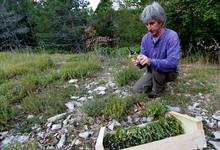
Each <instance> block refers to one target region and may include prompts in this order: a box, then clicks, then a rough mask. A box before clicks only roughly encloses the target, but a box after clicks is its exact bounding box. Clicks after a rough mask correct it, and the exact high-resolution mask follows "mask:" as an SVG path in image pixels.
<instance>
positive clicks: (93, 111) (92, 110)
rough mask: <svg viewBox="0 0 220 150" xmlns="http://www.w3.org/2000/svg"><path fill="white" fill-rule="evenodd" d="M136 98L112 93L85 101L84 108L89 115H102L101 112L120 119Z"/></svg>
mask: <svg viewBox="0 0 220 150" xmlns="http://www.w3.org/2000/svg"><path fill="white" fill-rule="evenodd" d="M134 102H135V101H134V100H133V99H131V98H130V97H124V98H121V97H120V95H112V96H108V97H105V98H94V99H93V100H91V101H89V102H86V103H83V105H82V110H83V112H85V113H86V114H88V115H89V116H100V115H101V114H104V115H109V116H110V117H112V118H114V119H116V120H119V119H120V117H121V116H122V115H123V114H124V112H125V110H126V109H129V108H130V107H131V106H132V105H133V104H134Z"/></svg>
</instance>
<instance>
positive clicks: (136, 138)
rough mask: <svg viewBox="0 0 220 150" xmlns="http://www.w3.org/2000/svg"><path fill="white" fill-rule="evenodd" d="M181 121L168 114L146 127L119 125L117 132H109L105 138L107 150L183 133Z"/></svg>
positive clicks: (104, 144) (104, 142) (104, 143)
mask: <svg viewBox="0 0 220 150" xmlns="http://www.w3.org/2000/svg"><path fill="white" fill-rule="evenodd" d="M183 133H184V132H183V129H182V127H181V122H180V121H179V120H177V119H176V118H175V117H173V116H169V115H166V116H164V117H161V118H160V119H159V120H158V121H155V122H151V123H148V124H146V126H145V127H137V126H130V127H129V128H125V127H119V128H117V129H116V133H115V134H110V133H108V134H107V135H106V136H105V138H104V140H103V146H104V148H105V150H111V149H124V148H128V147H133V146H138V145H141V144H146V143H150V142H153V141H157V140H161V139H165V138H168V137H172V136H177V135H180V134H183Z"/></svg>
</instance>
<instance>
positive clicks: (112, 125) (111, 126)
mask: <svg viewBox="0 0 220 150" xmlns="http://www.w3.org/2000/svg"><path fill="white" fill-rule="evenodd" d="M114 126H115V119H114V120H113V121H112V123H111V124H110V125H109V126H108V128H109V129H110V130H112V131H113V130H114Z"/></svg>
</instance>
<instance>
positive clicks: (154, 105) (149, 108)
mask: <svg viewBox="0 0 220 150" xmlns="http://www.w3.org/2000/svg"><path fill="white" fill-rule="evenodd" d="M142 111H143V113H144V114H146V115H147V116H149V117H158V116H160V115H163V114H164V113H165V112H166V106H165V101H161V102H160V101H159V100H157V99H155V100H152V101H151V102H147V103H145V105H144V106H143V107H142Z"/></svg>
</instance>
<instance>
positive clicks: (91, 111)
mask: <svg viewBox="0 0 220 150" xmlns="http://www.w3.org/2000/svg"><path fill="white" fill-rule="evenodd" d="M106 105H107V100H106V99H105V98H101V99H100V98H99V99H96V98H94V99H92V100H91V101H88V102H86V103H83V104H82V110H83V112H85V113H86V114H88V115H89V116H96V117H97V116H100V115H101V114H103V112H104V109H105V108H106Z"/></svg>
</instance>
